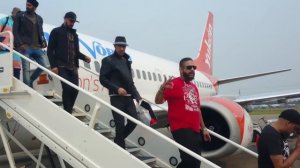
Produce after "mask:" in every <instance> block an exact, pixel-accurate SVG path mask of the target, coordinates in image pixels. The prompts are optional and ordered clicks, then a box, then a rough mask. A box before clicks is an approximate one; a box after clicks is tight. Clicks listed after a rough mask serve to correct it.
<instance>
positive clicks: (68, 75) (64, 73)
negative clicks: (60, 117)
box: [58, 67, 78, 113]
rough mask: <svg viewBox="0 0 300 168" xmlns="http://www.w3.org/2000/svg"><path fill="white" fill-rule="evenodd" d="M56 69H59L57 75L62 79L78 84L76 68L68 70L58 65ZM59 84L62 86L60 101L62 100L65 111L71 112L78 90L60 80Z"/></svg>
mask: <svg viewBox="0 0 300 168" xmlns="http://www.w3.org/2000/svg"><path fill="white" fill-rule="evenodd" d="M58 71H59V72H58V73H59V76H61V77H63V78H64V79H66V80H68V81H70V82H71V83H73V84H74V85H77V86H78V71H77V70H69V69H67V68H61V67H60V68H59V70H58ZM61 86H62V101H63V105H64V109H65V110H66V111H67V112H69V113H72V109H73V106H74V103H75V101H76V98H77V95H78V90H76V89H74V88H73V87H71V86H69V85H67V84H66V83H64V82H61Z"/></svg>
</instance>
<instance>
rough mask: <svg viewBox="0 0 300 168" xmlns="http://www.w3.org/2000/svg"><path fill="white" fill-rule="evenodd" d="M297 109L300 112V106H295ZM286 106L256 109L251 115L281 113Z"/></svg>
mask: <svg viewBox="0 0 300 168" xmlns="http://www.w3.org/2000/svg"><path fill="white" fill-rule="evenodd" d="M295 109H296V110H297V111H299V112H300V107H298V108H295ZM283 110H284V108H268V109H256V110H253V111H251V112H250V113H249V114H250V115H268V114H278V115H279V114H280V113H281V112H282V111H283Z"/></svg>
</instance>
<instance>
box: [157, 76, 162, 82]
mask: <svg viewBox="0 0 300 168" xmlns="http://www.w3.org/2000/svg"><path fill="white" fill-rule="evenodd" d="M157 75H158V80H159V81H160V82H161V76H160V74H157Z"/></svg>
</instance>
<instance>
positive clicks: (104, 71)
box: [99, 57, 119, 93]
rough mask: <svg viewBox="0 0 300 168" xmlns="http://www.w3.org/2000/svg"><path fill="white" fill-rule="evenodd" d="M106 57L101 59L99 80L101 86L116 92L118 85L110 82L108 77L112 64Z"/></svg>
mask: <svg viewBox="0 0 300 168" xmlns="http://www.w3.org/2000/svg"><path fill="white" fill-rule="evenodd" d="M108 59H109V58H107V57H106V58H104V59H103V60H102V65H101V68H100V76H99V81H100V83H101V84H102V86H104V87H106V88H107V89H108V90H112V91H113V92H115V93H118V89H119V87H118V86H117V85H115V84H114V83H112V82H111V81H110V80H109V78H108V76H109V75H110V73H111V71H112V65H111V63H110V62H109V60H108Z"/></svg>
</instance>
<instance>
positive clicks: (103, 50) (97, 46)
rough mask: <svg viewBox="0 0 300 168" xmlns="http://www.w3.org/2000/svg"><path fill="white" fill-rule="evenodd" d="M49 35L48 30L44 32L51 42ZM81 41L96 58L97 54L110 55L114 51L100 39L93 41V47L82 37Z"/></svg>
mask: <svg viewBox="0 0 300 168" xmlns="http://www.w3.org/2000/svg"><path fill="white" fill-rule="evenodd" d="M49 35H50V34H49V33H48V32H44V36H45V38H46V41H47V42H49ZM79 43H80V44H81V45H82V46H83V47H84V48H85V49H86V50H87V51H88V52H89V53H90V55H91V56H92V57H93V58H94V59H97V56H102V57H106V56H109V55H111V54H112V53H113V52H114V50H113V49H111V48H107V47H104V46H102V44H101V43H99V42H98V41H93V42H92V46H91V47H90V46H89V45H88V44H87V43H86V42H84V41H83V40H82V39H80V38H79Z"/></svg>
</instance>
